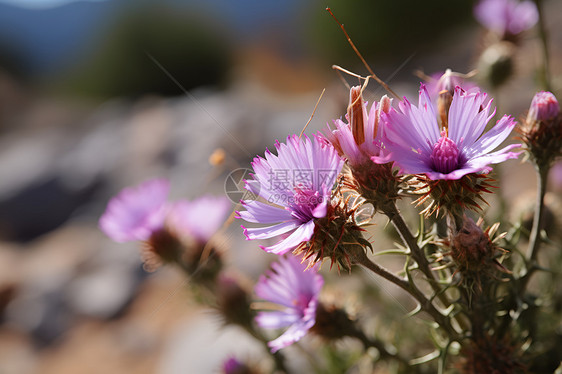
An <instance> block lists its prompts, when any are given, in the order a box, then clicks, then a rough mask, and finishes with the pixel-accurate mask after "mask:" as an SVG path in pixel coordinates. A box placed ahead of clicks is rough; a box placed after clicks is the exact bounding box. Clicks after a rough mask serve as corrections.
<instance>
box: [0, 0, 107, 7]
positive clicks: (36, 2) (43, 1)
mask: <svg viewBox="0 0 562 374" xmlns="http://www.w3.org/2000/svg"><path fill="white" fill-rule="evenodd" d="M76 1H90V2H99V1H107V0H0V3H5V4H10V5H17V6H20V7H22V8H51V7H55V6H59V5H63V4H68V3H74V2H76Z"/></svg>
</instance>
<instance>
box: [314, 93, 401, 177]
mask: <svg viewBox="0 0 562 374" xmlns="http://www.w3.org/2000/svg"><path fill="white" fill-rule="evenodd" d="M391 105H392V100H391V99H389V98H388V97H387V96H386V95H385V96H383V97H382V99H381V102H380V103H377V102H374V103H373V104H372V105H371V109H370V110H369V111H368V112H367V103H366V102H365V101H363V96H362V93H361V86H355V87H352V88H351V90H350V93H349V106H348V107H347V115H346V118H347V121H348V122H347V123H345V122H344V121H342V120H341V119H336V120H335V121H334V125H335V126H336V128H335V130H332V129H331V128H330V127H329V126H328V131H326V133H325V135H324V136H325V138H326V140H327V141H328V142H329V143H331V144H332V145H333V146H334V147H335V148H336V149H337V151H338V153H339V154H340V156H342V157H345V158H346V159H347V161H348V163H349V164H350V165H352V166H354V167H358V166H359V165H362V164H365V163H367V162H368V163H370V162H371V160H370V158H371V157H372V156H379V154H380V152H381V142H380V136H379V131H378V127H379V120H380V114H381V111H382V112H384V111H388V110H390V106H391Z"/></svg>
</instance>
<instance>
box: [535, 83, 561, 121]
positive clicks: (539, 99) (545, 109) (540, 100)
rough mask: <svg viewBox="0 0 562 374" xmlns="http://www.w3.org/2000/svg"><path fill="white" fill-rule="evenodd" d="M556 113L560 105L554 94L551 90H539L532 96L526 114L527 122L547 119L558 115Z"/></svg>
mask: <svg viewBox="0 0 562 374" xmlns="http://www.w3.org/2000/svg"><path fill="white" fill-rule="evenodd" d="M558 113H560V106H559V105H558V100H556V96H554V95H553V94H552V92H548V91H540V92H537V93H536V94H535V96H534V97H533V101H532V102H531V107H530V108H529V113H528V114H527V122H528V123H532V122H536V121H547V120H550V119H553V118H555V117H556V116H558Z"/></svg>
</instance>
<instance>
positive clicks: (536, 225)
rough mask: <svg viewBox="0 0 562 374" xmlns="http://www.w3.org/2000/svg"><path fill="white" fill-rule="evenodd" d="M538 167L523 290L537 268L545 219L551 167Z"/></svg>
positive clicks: (522, 281) (522, 280)
mask: <svg viewBox="0 0 562 374" xmlns="http://www.w3.org/2000/svg"><path fill="white" fill-rule="evenodd" d="M536 168H537V200H536V202H535V216H534V218H533V227H532V228H531V236H530V237H529V249H528V250H527V263H528V269H527V273H526V274H525V275H524V276H523V277H522V278H521V284H520V287H519V289H520V290H521V291H522V290H524V289H525V287H526V286H527V283H528V282H529V278H530V277H531V274H532V273H533V272H534V271H535V270H536V269H537V266H536V265H537V264H536V261H537V254H538V252H539V248H540V246H541V231H542V227H543V220H544V207H545V206H544V196H545V194H546V183H547V178H548V171H549V167H548V166H546V167H541V166H536Z"/></svg>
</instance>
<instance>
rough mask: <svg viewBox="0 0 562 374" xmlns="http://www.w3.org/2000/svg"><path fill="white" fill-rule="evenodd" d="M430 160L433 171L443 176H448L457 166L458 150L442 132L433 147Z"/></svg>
mask: <svg viewBox="0 0 562 374" xmlns="http://www.w3.org/2000/svg"><path fill="white" fill-rule="evenodd" d="M430 158H431V162H432V163H433V169H434V170H435V171H438V172H440V173H443V174H448V173H450V172H451V171H453V170H455V169H456V168H457V167H458V166H459V149H458V148H457V145H456V144H455V142H454V141H452V140H451V139H450V138H448V137H447V134H446V133H445V132H444V131H443V132H442V133H441V138H440V139H439V140H438V141H437V143H435V145H434V146H433V152H432V153H431V157H430Z"/></svg>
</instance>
